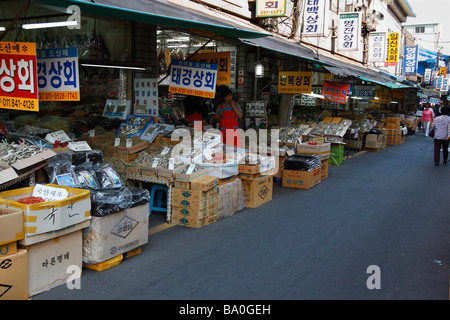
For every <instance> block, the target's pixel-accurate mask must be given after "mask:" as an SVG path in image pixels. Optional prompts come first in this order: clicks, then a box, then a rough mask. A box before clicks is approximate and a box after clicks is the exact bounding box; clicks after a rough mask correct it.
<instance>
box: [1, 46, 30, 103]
mask: <svg viewBox="0 0 450 320" xmlns="http://www.w3.org/2000/svg"><path fill="white" fill-rule="evenodd" d="M0 89H1V90H0V108H5V109H14V110H25V111H39V100H38V88H37V72H36V44H35V43H32V42H1V41H0Z"/></svg>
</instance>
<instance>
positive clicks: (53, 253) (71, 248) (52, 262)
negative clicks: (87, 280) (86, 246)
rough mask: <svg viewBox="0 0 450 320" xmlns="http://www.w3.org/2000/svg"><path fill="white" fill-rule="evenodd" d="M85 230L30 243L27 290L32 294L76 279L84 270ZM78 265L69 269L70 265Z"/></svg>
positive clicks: (28, 248)
mask: <svg viewBox="0 0 450 320" xmlns="http://www.w3.org/2000/svg"><path fill="white" fill-rule="evenodd" d="M82 242H83V238H82V231H81V230H78V231H75V232H72V233H69V234H66V235H64V236H62V237H58V238H54V239H50V240H47V241H43V242H39V243H36V244H33V245H31V246H27V247H26V249H27V251H28V294H29V295H30V296H33V295H36V294H38V293H41V292H44V291H48V290H50V289H52V288H54V287H57V286H60V285H63V284H66V283H67V282H68V281H69V279H70V280H71V281H72V280H76V279H78V278H79V277H80V276H81V270H82V267H83V266H82V261H81V254H82ZM69 267H70V268H78V270H79V271H80V273H79V274H77V273H70V272H69V273H68V272H67V271H68V270H70V269H68V268H69Z"/></svg>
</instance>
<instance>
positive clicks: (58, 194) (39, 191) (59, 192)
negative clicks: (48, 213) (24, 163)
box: [31, 184, 69, 201]
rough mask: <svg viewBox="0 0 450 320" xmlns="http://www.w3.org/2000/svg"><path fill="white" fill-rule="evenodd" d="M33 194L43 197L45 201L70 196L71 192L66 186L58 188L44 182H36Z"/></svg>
mask: <svg viewBox="0 0 450 320" xmlns="http://www.w3.org/2000/svg"><path fill="white" fill-rule="evenodd" d="M31 195H32V196H33V197H41V198H43V199H44V200H45V201H55V200H62V199H66V198H67V197H68V196H69V192H68V191H67V190H66V189H64V188H56V187H49V186H44V185H42V184H36V185H35V186H34V188H33V193H32V194H31Z"/></svg>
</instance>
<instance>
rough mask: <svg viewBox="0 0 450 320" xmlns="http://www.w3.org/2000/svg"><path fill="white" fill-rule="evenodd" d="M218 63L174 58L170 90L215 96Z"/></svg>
mask: <svg viewBox="0 0 450 320" xmlns="http://www.w3.org/2000/svg"><path fill="white" fill-rule="evenodd" d="M217 69H218V67H217V64H215V63H204V62H195V61H186V60H176V59H172V64H171V69H170V79H169V92H173V93H180V94H186V95H191V96H197V97H204V98H212V99H213V98H214V96H215V92H216V81H217Z"/></svg>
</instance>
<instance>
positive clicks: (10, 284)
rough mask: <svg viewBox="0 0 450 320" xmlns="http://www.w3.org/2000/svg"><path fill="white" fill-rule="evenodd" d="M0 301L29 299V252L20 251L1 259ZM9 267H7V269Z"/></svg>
mask: <svg viewBox="0 0 450 320" xmlns="http://www.w3.org/2000/svg"><path fill="white" fill-rule="evenodd" d="M0 265H1V266H4V267H2V268H0V300H26V299H28V252H27V250H25V249H19V250H18V251H17V252H16V253H14V254H12V255H9V256H8V257H4V258H3V257H0ZM6 266H7V267H6Z"/></svg>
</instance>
